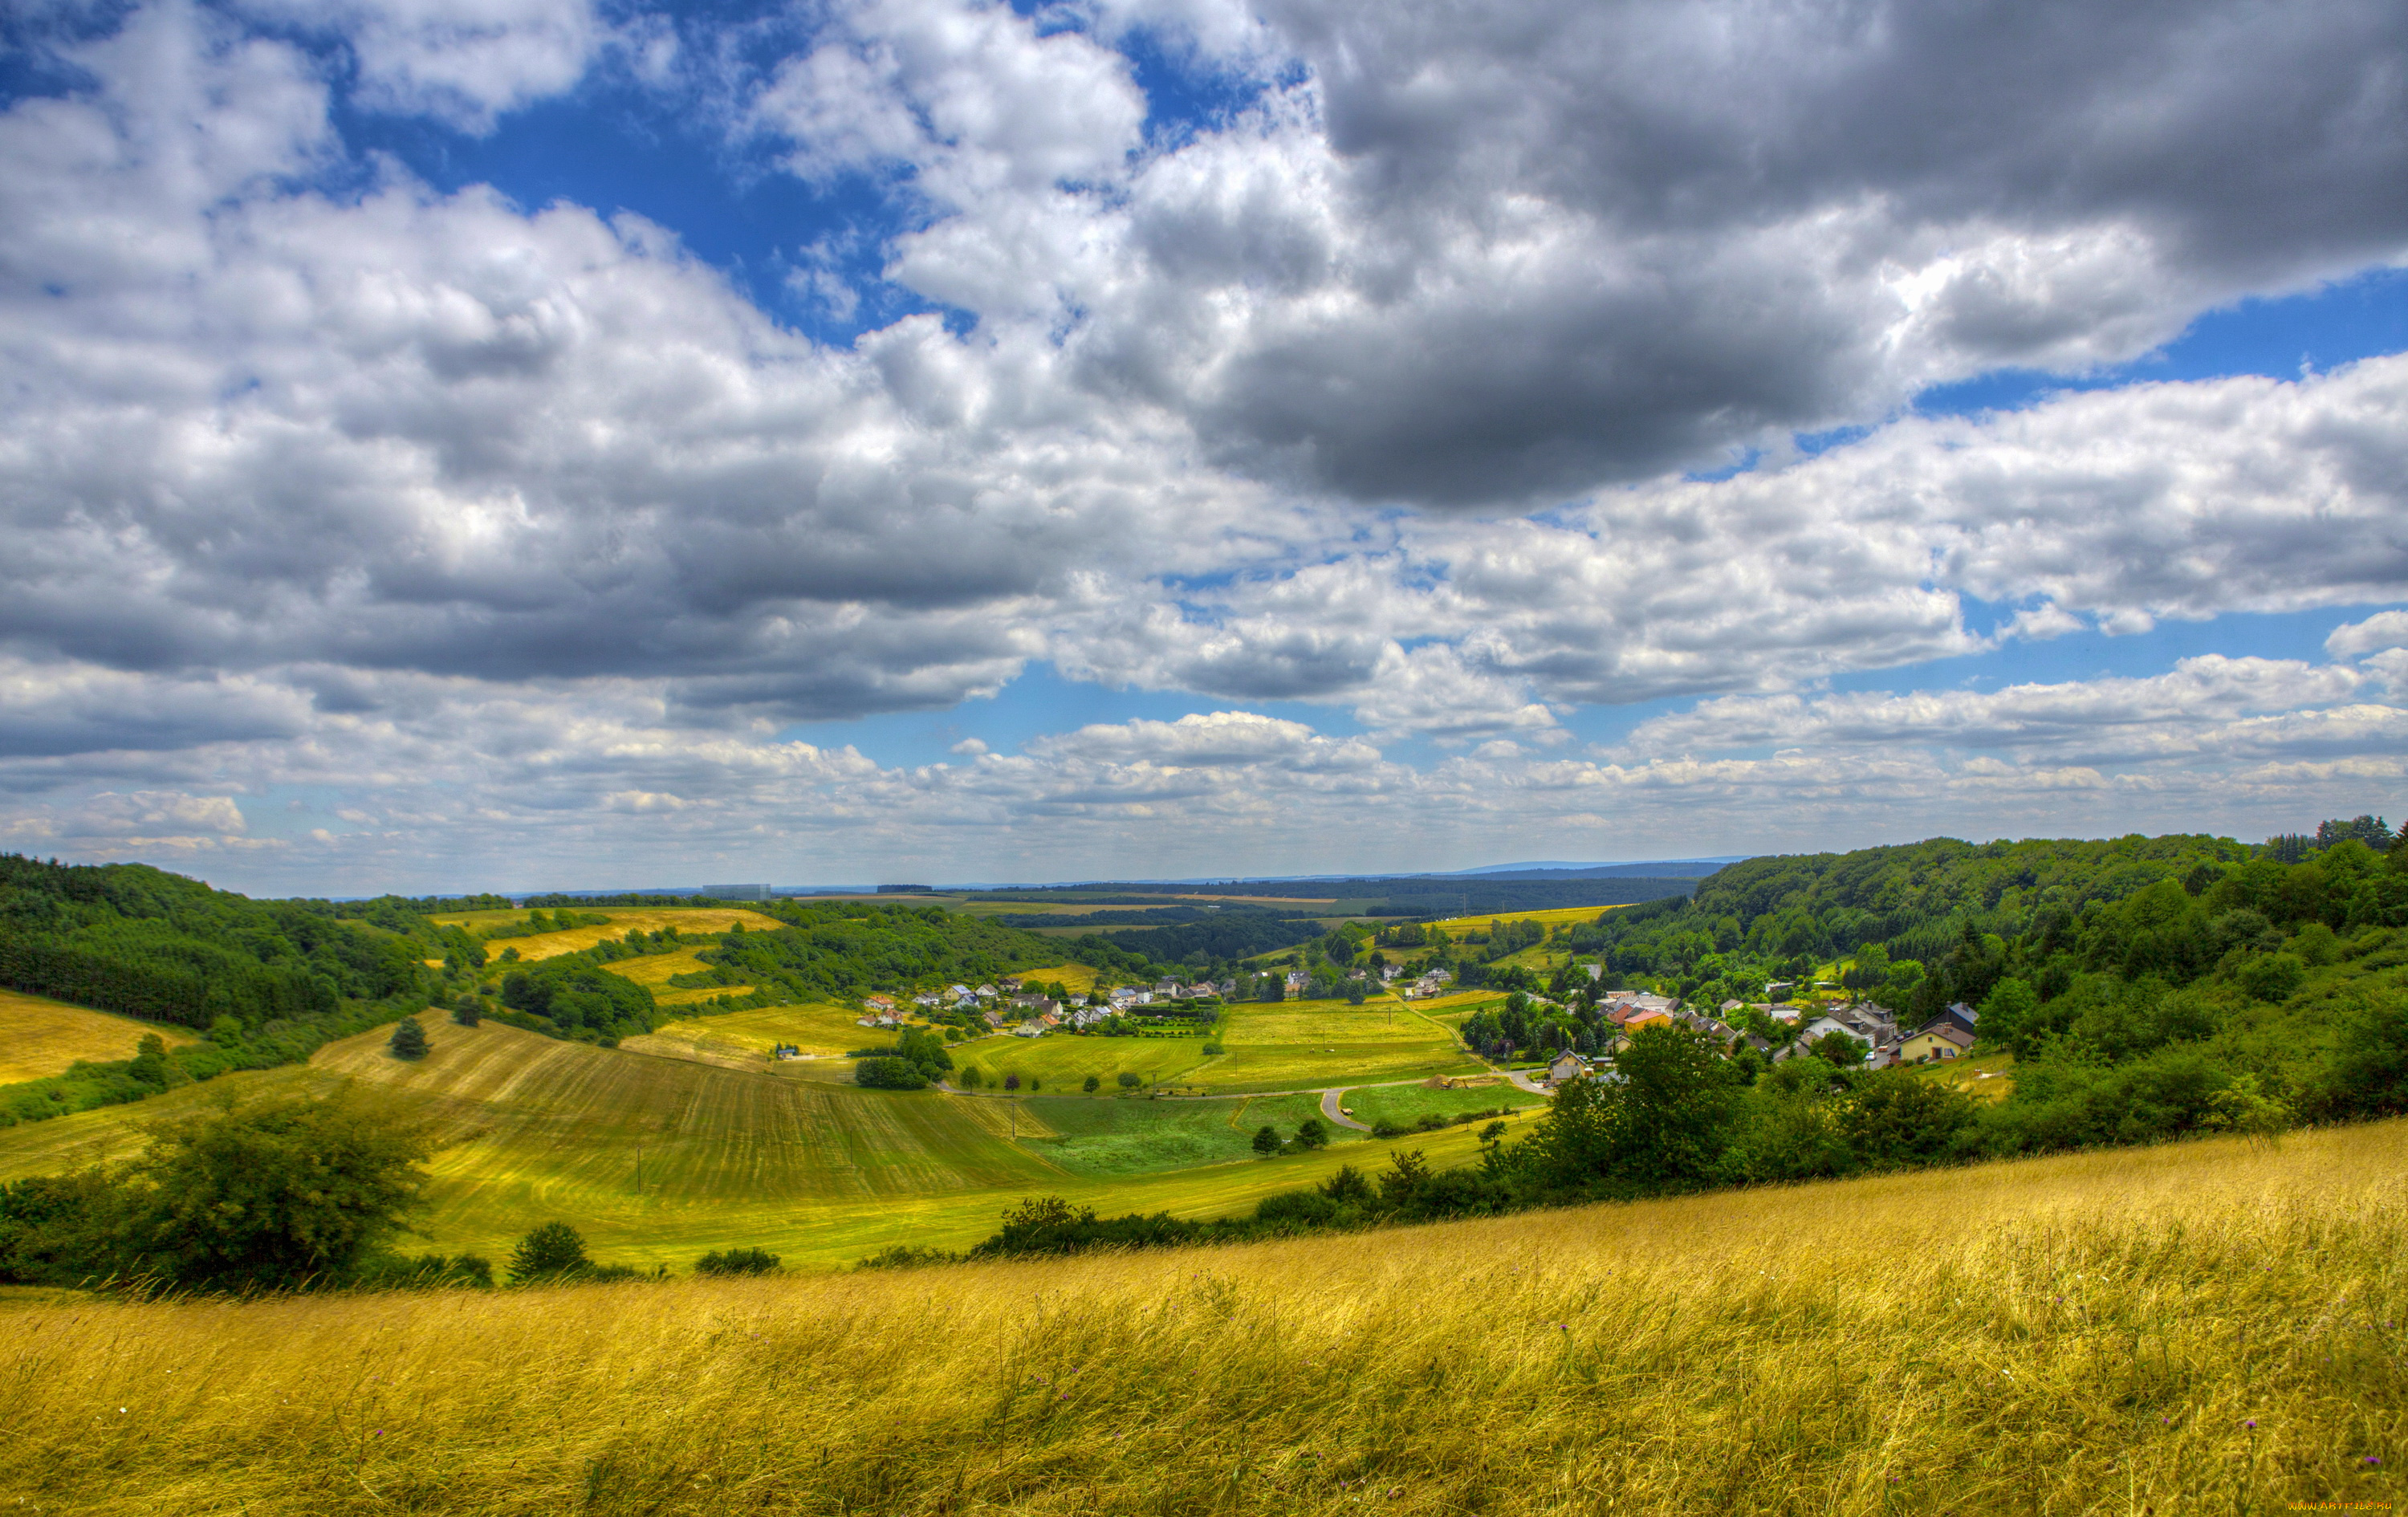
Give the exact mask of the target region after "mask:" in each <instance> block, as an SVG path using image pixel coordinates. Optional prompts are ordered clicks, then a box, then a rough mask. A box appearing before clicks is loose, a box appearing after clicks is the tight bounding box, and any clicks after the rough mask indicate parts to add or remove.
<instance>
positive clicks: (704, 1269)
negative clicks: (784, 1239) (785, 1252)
mask: <svg viewBox="0 0 2408 1517" xmlns="http://www.w3.org/2000/svg"><path fill="white" fill-rule="evenodd" d="M694 1272H695V1274H697V1275H774V1274H776V1273H777V1272H778V1256H777V1255H776V1254H774V1253H772V1252H769V1251H768V1250H767V1249H724V1250H723V1249H713V1250H712V1251H711V1252H709V1253H706V1254H704V1255H703V1256H702V1257H701V1258H699V1259H696V1260H695V1263H694Z"/></svg>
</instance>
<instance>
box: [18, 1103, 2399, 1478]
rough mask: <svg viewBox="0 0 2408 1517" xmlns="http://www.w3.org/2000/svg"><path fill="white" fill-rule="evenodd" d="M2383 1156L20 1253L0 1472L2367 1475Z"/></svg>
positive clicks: (2293, 1153)
mask: <svg viewBox="0 0 2408 1517" xmlns="http://www.w3.org/2000/svg"><path fill="white" fill-rule="evenodd" d="M1257 1167H1258V1168H1261V1169H1270V1168H1274V1167H1276V1166H1273V1165H1263V1166H1257ZM2403 1175H2408V1124H2403V1123H2384V1124H2380V1125H2372V1126H2364V1127H2358V1128H2349V1129H2337V1130H2327V1131H2321V1132H2311V1133H2302V1134H2298V1135H2294V1136H2293V1137H2291V1138H2286V1140H2285V1141H2284V1142H2283V1143H2282V1144H2281V1146H2279V1147H2271V1146H2262V1145H2260V1146H2251V1145H2248V1144H2245V1143H2243V1142H2242V1141H2239V1140H2216V1141H2210V1142H2194V1143H2182V1144H2173V1145H2168V1146H2165V1147H2160V1148H2155V1149H2144V1150H2133V1151H2118V1152H2095V1153H2087V1154H2076V1155H2069V1156H2064V1157H2057V1158H2050V1159H2042V1160H2035V1161H2028V1162H2023V1163H2016V1164H1998V1165H1991V1166H1982V1167H1978V1168H1972V1169H1966V1170H1958V1171H1952V1172H1946V1173H1942V1174H1931V1173H1923V1174H1915V1175H1912V1176H1900V1177H1894V1178H1885V1179H1872V1180H1857V1181H1842V1182H1835V1183H1826V1184H1818V1185H1811V1186H1800V1187H1794V1188H1781V1189H1771V1190H1760V1191H1753V1192H1739V1193H1726V1194H1722V1195H1711V1196H1701V1197H1693V1198H1685V1199H1676V1200H1660V1201H1651V1202H1644V1203H1639V1204H1635V1205H1627V1206H1602V1207H1592V1208H1586V1209H1576V1210H1563V1211H1554V1212H1541V1213H1525V1214H1522V1215H1517V1216H1512V1217H1506V1218H1497V1219H1486V1220H1479V1221H1470V1222H1459V1223H1451V1224H1435V1225H1428V1226H1422V1227H1414V1228H1398V1229H1394V1230H1388V1231H1383V1232H1379V1233H1375V1234H1369V1235H1344V1236H1335V1237H1322V1238H1304V1239H1297V1240H1290V1241H1282V1242H1269V1243H1255V1244H1249V1245H1243V1246H1237V1247H1229V1248H1224V1249H1217V1250H1196V1251H1180V1252H1152V1253H1135V1254H1120V1255H1097V1256H1091V1257H1085V1258H1079V1259H1072V1260H1067V1261H1013V1262H998V1263H993V1264H984V1265H975V1266H954V1267H941V1268H937V1269H929V1270H913V1271H903V1272H883V1271H871V1272H863V1273H854V1274H843V1275H832V1276H817V1277H803V1278H782V1279H781V1278H769V1279H759V1280H745V1281H703V1280H682V1281H675V1282H672V1283H668V1284H611V1285H586V1286H569V1287H561V1288H556V1289H547V1290H534V1291H523V1292H497V1293H491V1294H488V1293H481V1292H444V1293H436V1294H431V1295H374V1296H353V1297H343V1296H319V1297H297V1298H291V1299H282V1300H270V1301H265V1302H258V1303H252V1304H233V1303H224V1302H213V1301H193V1302H186V1303H170V1304H152V1305H136V1304H124V1303H114V1302H104V1301H92V1300H82V1301H71V1302H63V1301H60V1300H58V1299H56V1298H55V1297H52V1298H50V1299H47V1300H44V1299H41V1298H39V1297H36V1298H34V1299H32V1300H30V1301H29V1302H28V1303H26V1304H23V1305H21V1306H19V1307H17V1309H13V1310H8V1311H5V1312H0V1364H5V1366H6V1373H7V1383H8V1385H9V1390H10V1410H11V1416H10V1431H11V1434H12V1436H11V1437H10V1438H8V1439H7V1441H6V1443H5V1444H0V1507H6V1508H8V1509H10V1510H15V1509H16V1508H18V1507H19V1506H20V1504H22V1508H23V1510H36V1509H38V1510H42V1511H45V1512H50V1513H58V1514H63V1517H79V1514H87V1513H91V1514H97V1513H109V1514H112V1517H126V1514H135V1517H150V1514H163V1517H164V1514H168V1513H173V1514H175V1517H217V1514H226V1517H232V1514H235V1513H244V1514H248V1517H279V1514H286V1513H292V1514H301V1513H308V1514H311V1517H344V1514H351V1513H361V1514H366V1513H380V1514H381V1513H387V1512H392V1511H395V1510H414V1511H435V1510H440V1511H445V1512H455V1513H464V1514H473V1517H520V1514H528V1517H532V1514H535V1513H551V1512H560V1511H569V1510H575V1511H581V1512H592V1513H598V1514H623V1513H624V1514H633V1513H639V1512H640V1513H661V1514H677V1517H684V1514H693V1517H718V1514H723V1513H725V1514H734V1513H739V1512H741V1513H750V1512H759V1511H781V1512H809V1513H828V1514H834V1513H839V1512H873V1511H874V1512H931V1513H933V1512H939V1511H996V1512H1010V1513H1029V1514H1070V1513H1076V1514H1079V1517H1122V1514H1128V1517H1139V1514H1144V1517H1156V1514H1164V1513H1171V1514H1190V1513H1192V1514H1197V1517H1201V1514H1205V1513H1229V1514H1234V1517H1253V1514H1258V1513H1259V1514H1263V1517H1290V1514H1316V1517H1317V1514H1333V1517H1334V1514H1338V1513H1352V1512H1360V1511H1367V1510H1378V1511H1383V1512H1412V1513H1433V1514H1436V1513H1448V1514H1453V1513H1460V1512H1480V1513H1484V1514H1495V1517H1521V1514H1525V1513H1540V1512H1547V1513H1554V1512H1602V1511H1609V1510H1611V1511H1623V1512H1666V1513H1670V1512H1681V1513H1690V1512H1699V1511H1708V1512H1732V1513H1746V1514H1754V1513H1765V1514H1774V1513H1779V1514H1791V1513H1808V1512H1813V1513H1832V1514H1839V1517H1890V1514H1894V1513H1904V1512H1985V1513H1986V1512H2005V1513H2032V1514H2039V1513H2043V1512H2047V1513H2080V1512H2100V1513H2104V1512H2115V1513H2139V1512H2142V1511H2154V1512H2160V1513H2171V1512H2186V1513H2187V1512H2202V1513H2227V1512H2229V1513H2236V1514H2237V1513H2248V1514H2251V1517H2255V1514H2258V1513H2264V1512H2271V1511H2280V1510H2285V1508H2286V1506H2287V1505H2289V1504H2292V1503H2300V1502H2351V1503H2364V1504H2367V1505H2369V1506H2372V1507H2374V1508H2378V1509H2380V1508H2387V1507H2393V1506H2396V1505H2397V1504H2399V1503H2400V1502H2401V1501H2402V1500H2403V1499H2408V1490H2403V1489H2402V1481H2401V1475H2400V1468H2401V1461H2402V1460H2403V1459H2408V1368H2403V1355H2408V1209H2403V1203H2408V1183H2403V1180H2402V1177H2403ZM2376 1460H2379V1461H2380V1463H2372V1462H2370V1461H2376Z"/></svg>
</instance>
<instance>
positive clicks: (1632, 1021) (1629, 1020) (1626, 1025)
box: [1614, 1007, 1672, 1033]
mask: <svg viewBox="0 0 2408 1517" xmlns="http://www.w3.org/2000/svg"><path fill="white" fill-rule="evenodd" d="M1614 1022H1615V1024H1616V1025H1618V1026H1619V1027H1621V1029H1622V1030H1623V1031H1624V1032H1626V1033H1635V1032H1637V1031H1638V1030H1639V1029H1640V1028H1641V1027H1653V1026H1656V1025H1659V1024H1660V1025H1663V1026H1667V1027H1669V1026H1670V1025H1671V1024H1672V1013H1671V1012H1670V1011H1666V1010H1662V1009H1658V1008H1655V1007H1646V1008H1633V1009H1630V1010H1628V1011H1625V1012H1621V1013H1618V1014H1617V1015H1616V1016H1615V1018H1614Z"/></svg>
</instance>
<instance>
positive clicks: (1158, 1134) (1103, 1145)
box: [1021, 1095, 1358, 1179]
mask: <svg viewBox="0 0 2408 1517" xmlns="http://www.w3.org/2000/svg"><path fill="white" fill-rule="evenodd" d="M1021 1105H1022V1106H1023V1107H1024V1108H1025V1109H1028V1110H1029V1112H1030V1114H1031V1115H1033V1116H1036V1117H1038V1118H1039V1119H1040V1120H1042V1121H1043V1122H1044V1123H1046V1125H1047V1126H1049V1127H1050V1128H1052V1129H1053V1133H1054V1136H1053V1137H1050V1138H1035V1139H1031V1140H1030V1141H1029V1142H1028V1143H1027V1144H1026V1147H1027V1148H1029V1149H1030V1150H1031V1151H1033V1152H1037V1153H1039V1154H1040V1155H1042V1156H1044V1157H1045V1158H1047V1159H1050V1160H1052V1161H1053V1162H1054V1163H1055V1164H1057V1165H1060V1166H1062V1167H1063V1168H1065V1169H1067V1170H1068V1171H1069V1172H1071V1173H1072V1174H1075V1175H1083V1176H1088V1177H1091V1178H1095V1179H1109V1178H1112V1177H1115V1176H1121V1175H1143V1174H1158V1173H1161V1172H1162V1171H1165V1170H1170V1169H1185V1168H1191V1167H1193V1166H1197V1165H1207V1164H1228V1163H1233V1162H1236V1161H1239V1160H1253V1159H1254V1157H1255V1155H1254V1149H1253V1147H1252V1144H1253V1143H1254V1130H1255V1129H1256V1128H1258V1127H1260V1126H1262V1125H1263V1124H1264V1123H1270V1124H1271V1125H1272V1126H1274V1127H1277V1128H1278V1129H1279V1132H1280V1136H1281V1137H1282V1138H1293V1137H1295V1136H1296V1129H1297V1124H1298V1123H1302V1122H1303V1121H1304V1120H1305V1119H1306V1118H1307V1117H1314V1116H1319V1115H1320V1114H1321V1101H1320V1097H1318V1096H1313V1095H1273V1096H1265V1097H1262V1098H1259V1099H1254V1100H1248V1099H1243V1098H1240V1099H1234V1100H1214V1101H1194V1100H1170V1099H1165V1100H1149V1099H1146V1098H1144V1097H1114V1098H1106V1099H1078V1100H1055V1099H1054V1098H1053V1097H1051V1096H1039V1097H1036V1098H1035V1099H1033V1100H1027V1101H1023V1102H1022V1103H1021ZM1333 1136H1335V1137H1346V1138H1352V1137H1355V1136H1358V1135H1355V1134H1352V1133H1346V1132H1343V1131H1342V1130H1341V1131H1340V1132H1339V1133H1337V1134H1334V1135H1333Z"/></svg>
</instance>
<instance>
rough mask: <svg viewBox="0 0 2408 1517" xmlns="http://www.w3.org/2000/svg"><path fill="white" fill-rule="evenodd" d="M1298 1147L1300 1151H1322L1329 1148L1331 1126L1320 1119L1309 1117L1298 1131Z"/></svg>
mask: <svg viewBox="0 0 2408 1517" xmlns="http://www.w3.org/2000/svg"><path fill="white" fill-rule="evenodd" d="M1296 1146H1297V1148H1300V1149H1322V1148H1327V1147H1328V1146H1329V1124H1328V1123H1326V1122H1324V1121H1322V1120H1321V1119H1320V1118H1319V1117H1307V1118H1305V1119H1304V1121H1303V1122H1302V1123H1298V1124H1297V1129H1296Z"/></svg>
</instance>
